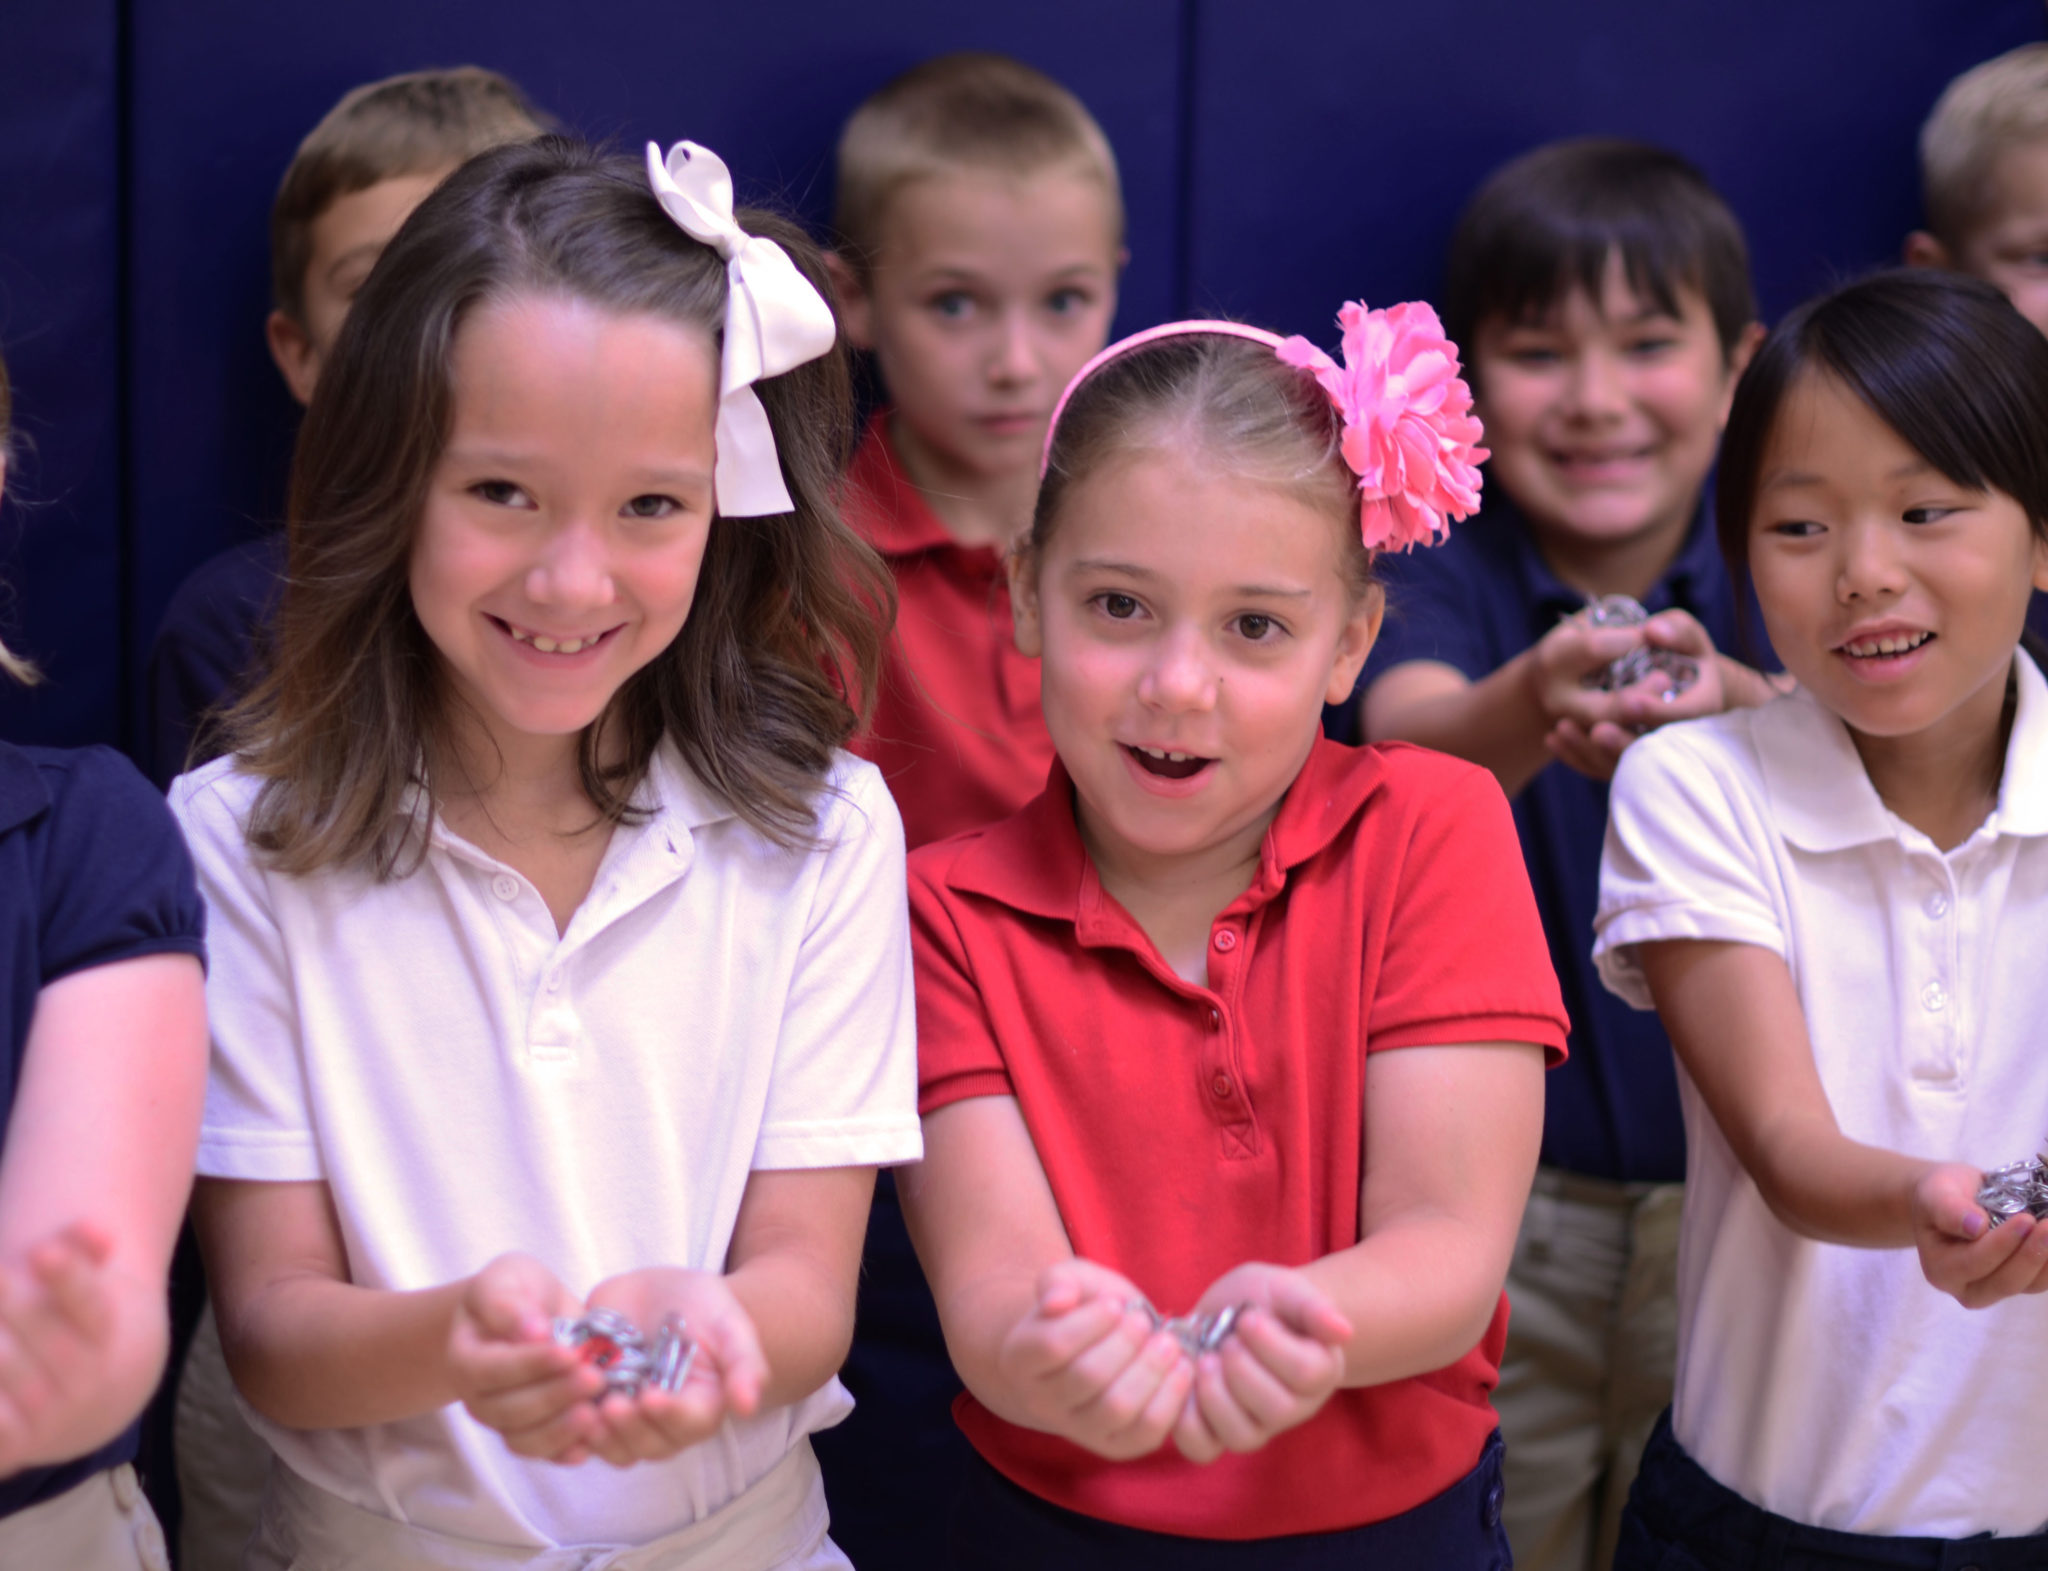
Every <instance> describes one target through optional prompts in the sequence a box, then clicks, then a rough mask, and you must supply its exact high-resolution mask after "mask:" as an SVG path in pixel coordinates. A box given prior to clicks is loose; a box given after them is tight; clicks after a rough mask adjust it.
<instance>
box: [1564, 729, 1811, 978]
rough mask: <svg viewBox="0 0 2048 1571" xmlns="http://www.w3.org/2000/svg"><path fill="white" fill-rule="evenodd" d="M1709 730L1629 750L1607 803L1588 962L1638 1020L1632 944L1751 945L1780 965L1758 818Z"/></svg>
mask: <svg viewBox="0 0 2048 1571" xmlns="http://www.w3.org/2000/svg"><path fill="white" fill-rule="evenodd" d="M1721 719H1722V717H1716V721H1717V722H1718V721H1720V720H1721ZM1713 724H1715V722H1694V723H1692V724H1689V725H1676V726H1672V727H1669V728H1667V729H1665V730H1661V731H1653V732H1652V733H1651V734H1650V735H1648V736H1646V737H1643V738H1641V739H1640V740H1638V741H1636V742H1634V743H1633V744H1631V745H1630V747H1629V749H1628V751H1626V752H1625V753H1623V754H1622V755H1621V767H1620V768H1619V769H1617V770H1616V771H1615V774H1614V785H1613V789H1612V790H1611V792H1610V793H1609V796H1608V818H1607V843H1606V846H1605V849H1604V850H1603V851H1602V853H1601V858H1600V905H1599V909H1598V911H1597V912H1596V914H1595V915H1594V918H1593V933H1594V942H1593V961H1594V964H1595V965H1597V966H1598V967H1599V970H1600V980H1601V981H1602V982H1604V983H1606V984H1607V989H1608V991H1609V992H1611V993H1614V994H1616V995H1617V996H1618V997H1620V998H1622V999H1625V1000H1626V1001H1627V1002H1628V1003H1630V1004H1633V1005H1634V1006H1635V1007H1636V1008H1638V1009H1651V1008H1654V1007H1655V1005H1654V1004H1653V1003H1652V1002H1651V999H1650V990H1649V986H1648V984H1647V983H1646V982H1645V981H1644V979H1643V972H1642V967H1641V965H1640V964H1638V962H1637V959H1636V955H1635V945H1637V944H1650V943H1659V942H1663V941H1665V940H1668V939H1699V940H1707V941H1716V942H1723V943H1737V944H1755V945H1756V946H1758V947H1759V948H1762V949H1768V950H1770V951H1771V952H1772V953H1773V954H1775V955H1778V956H1779V957H1780V958H1788V956H1787V951H1786V942H1785V922H1784V917H1783V913H1782V911H1781V909H1780V907H1779V903H1778V902H1777V900H1776V899H1774V897H1773V895H1772V890H1771V883H1772V881H1771V880H1770V878H1769V877H1768V876H1767V875H1766V874H1765V872H1764V867H1765V865H1766V858H1765V854H1764V849H1763V845H1762V836H1763V835H1764V834H1765V833H1767V831H1766V829H1765V823H1764V819H1763V815H1762V813H1761V810H1760V806H1759V804H1758V803H1757V801H1756V800H1755V799H1753V798H1751V797H1750V796H1749V794H1748V793H1746V792H1744V791H1742V789H1741V788H1740V786H1739V785H1737V784H1736V778H1735V773H1734V768H1733V764H1734V760H1733V758H1732V756H1730V755H1729V754H1728V753H1727V750H1726V749H1727V744H1726V742H1725V740H1724V739H1723V738H1724V732H1723V731H1722V730H1720V729H1713V730H1709V729H1707V727H1708V726H1709V725H1713ZM1717 764H1719V765H1720V766H1721V767H1716V766H1717Z"/></svg>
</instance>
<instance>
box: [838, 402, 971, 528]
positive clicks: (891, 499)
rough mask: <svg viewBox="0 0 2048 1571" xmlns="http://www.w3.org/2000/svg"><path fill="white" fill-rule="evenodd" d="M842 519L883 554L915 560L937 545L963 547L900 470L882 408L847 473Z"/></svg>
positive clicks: (871, 421)
mask: <svg viewBox="0 0 2048 1571" xmlns="http://www.w3.org/2000/svg"><path fill="white" fill-rule="evenodd" d="M846 521H847V522H848V523H850V524H852V525H853V527H854V528H855V529H857V530H859V531H860V533H861V536H862V538H863V539H865V540H866V541H867V543H868V544H869V545H871V546H873V547H874V548H875V549H876V550H877V551H879V552H881V553H882V555H884V556H915V555H916V554H917V553H918V552H920V551H931V550H935V549H937V548H938V547H940V546H952V547H953V548H954V549H955V550H960V549H964V548H963V547H961V546H960V544H959V542H958V541H956V540H955V539H954V538H953V537H952V536H951V535H949V534H948V533H946V526H945V525H944V524H942V523H940V522H939V515H938V514H937V513H934V512H933V511H932V509H931V504H930V503H929V502H927V501H926V500H925V499H924V493H923V492H922V491H920V490H918V488H917V486H916V485H915V484H914V483H913V482H912V480H911V478H910V476H909V475H907V474H905V473H904V472H903V465H902V463H901V462H900V461H899V460H898V459H897V457H896V447H895V444H894V443H892V442H891V441H890V440H889V411H888V410H886V409H879V410H877V411H876V412H875V414H874V416H873V417H872V418H871V419H870V420H869V421H868V428H867V430H866V432H865V433H864V434H863V435H862V436H861V439H860V446H859V447H858V448H857V449H855V451H854V455H853V463H852V464H851V465H850V466H849V467H848V469H847V471H846ZM984 549H985V548H984Z"/></svg>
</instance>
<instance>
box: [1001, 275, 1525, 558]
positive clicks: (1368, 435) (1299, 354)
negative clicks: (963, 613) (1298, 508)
mask: <svg viewBox="0 0 2048 1571" xmlns="http://www.w3.org/2000/svg"><path fill="white" fill-rule="evenodd" d="M1337 321H1338V324H1339V325H1340V326H1341V327H1342V328H1343V330H1344V342H1343V354H1344V363H1343V364H1342V365H1339V364H1338V363H1337V362H1336V361H1335V360H1332V359H1331V358H1330V357H1329V356H1328V355H1326V354H1324V353H1323V351H1322V350H1320V349H1318V348H1316V346H1315V345H1314V344H1312V343H1310V342H1309V341H1308V340H1307V339H1306V338H1303V337H1300V336H1299V335H1296V336H1295V337H1293V338H1287V339H1283V338H1281V337H1280V335H1279V334H1277V333H1269V332H1267V331H1266V330H1265V329H1264V328H1259V327H1248V326H1246V325H1245V324H1244V323H1242V322H1221V321H1215V322H1210V321H1201V322H1167V323H1165V324H1163V325H1161V326H1159V327H1148V328H1146V329H1145V331H1143V332H1142V333H1133V334H1132V335H1131V336H1130V337H1129V338H1124V339H1119V340H1118V341H1117V342H1116V343H1113V344H1111V345H1110V346H1109V347H1108V348H1107V349H1105V350H1103V351H1102V352H1101V353H1100V354H1098V355H1097V356H1095V358H1094V359H1092V360H1090V361H1089V362H1088V363H1087V364H1086V365H1084V366H1082V367H1081V369H1080V370H1079V371H1078V372H1076V373H1075V374H1074V379H1073V380H1072V381H1071V382H1069V383H1068V384H1067V388H1066V391H1065V392H1063V393H1061V394H1060V401H1059V402H1058V403H1057V404H1055V405H1054V406H1053V411H1052V419H1051V420H1050V421H1049V422H1048V423H1047V425H1046V428H1045V450H1044V452H1043V454H1042V455H1041V456H1040V459H1039V465H1038V473H1039V476H1040V478H1041V479H1042V478H1044V475H1045V471H1046V467H1047V465H1048V464H1049V463H1050V462H1051V460H1052V438H1053V433H1054V432H1055V431H1056V430H1058V429H1059V423H1060V415H1061V414H1062V413H1063V412H1064V411H1065V409H1066V407H1067V404H1068V402H1069V401H1070V400H1071V399H1072V398H1073V396H1074V392H1075V390H1076V389H1077V388H1079V387H1080V385H1081V384H1082V383H1083V382H1085V381H1087V380H1088V378H1089V377H1091V376H1093V375H1094V374H1095V372H1096V371H1097V370H1099V369H1100V368H1101V367H1102V366H1104V365H1106V364H1107V363H1108V362H1110V361H1111V360H1114V359H1116V358H1118V357H1119V356H1121V355H1125V354H1128V353H1130V351H1132V350H1133V349H1137V348H1140V347H1141V346H1143V345H1145V344H1150V343H1155V342H1157V341H1158V340H1159V339H1162V338H1176V337H1179V336H1181V335H1183V334H1188V333H1220V334H1222V335H1224V336H1226V337H1230V338H1245V339H1249V340H1251V341H1252V342H1253V343H1256V344H1264V345H1266V346H1267V347H1268V348H1269V349H1271V350H1272V351H1273V352H1274V353H1275V354H1276V355H1278V356H1279V357H1280V359H1281V360H1283V361H1285V362H1286V363H1287V364H1288V365H1291V366H1296V367H1299V368H1300V369H1302V370H1304V371H1308V372H1310V373H1311V374H1312V375H1313V376H1314V377H1315V379H1316V381H1317V382H1318V383H1320V384H1321V386H1322V388H1323V391H1324V392H1326V393H1327V394H1329V397H1330V402H1331V403H1332V404H1333V405H1334V406H1335V407H1336V410H1337V413H1338V414H1339V415H1340V416H1341V417H1342V418H1343V421H1344V436H1343V448H1342V450H1343V454H1344V462H1345V463H1346V464H1347V465H1348V466H1349V467H1350V469H1351V472H1352V473H1353V474H1355V475H1357V476H1358V489H1359V492H1360V499H1359V530H1360V533H1361V535H1362V536H1363V538H1364V540H1365V544H1366V546H1367V548H1368V549H1370V550H1374V551H1406V550H1407V549H1408V548H1409V547H1411V546H1416V545H1433V544H1435V543H1436V542H1438V541H1440V540H1444V539H1448V538H1449V536H1450V532H1451V522H1452V520H1454V519H1464V518H1469V517H1471V516H1472V514H1473V513H1475V512H1476V511H1478V508H1479V485H1480V480H1479V469H1478V465H1479V464H1481V463H1483V462H1484V461H1485V460H1486V459H1487V457H1488V456H1489V455H1488V453H1487V451H1486V449H1485V448H1483V447H1478V446H1475V445H1474V444H1475V443H1477V442H1478V440H1479V438H1480V436H1481V435H1482V434H1483V433H1482V431H1481V428H1480V424H1479V420H1478V417H1477V416H1475V415H1474V414H1473V413H1472V390H1471V388H1469V387H1467V386H1466V385H1465V383H1464V381H1463V380H1462V379H1461V378H1460V377H1459V376H1458V346H1457V345H1456V344H1454V343H1452V342H1451V341H1450V339H1448V338H1446V337H1445V336H1444V329H1443V323H1442V322H1440V321H1439V320H1438V319H1437V314H1436V312H1435V311H1433V310H1431V309H1430V308H1429V307H1428V306H1427V305H1425V304H1423V303H1422V302H1420V301H1409V302H1407V303H1405V304H1402V305H1397V306H1391V307H1389V308H1388V309H1386V310H1384V311H1368V310H1367V309H1366V308H1365V305H1364V303H1363V302H1362V301H1356V300H1353V301H1347V302H1346V303H1345V305H1344V308H1343V309H1342V310H1341V311H1339V312H1338V313H1337Z"/></svg>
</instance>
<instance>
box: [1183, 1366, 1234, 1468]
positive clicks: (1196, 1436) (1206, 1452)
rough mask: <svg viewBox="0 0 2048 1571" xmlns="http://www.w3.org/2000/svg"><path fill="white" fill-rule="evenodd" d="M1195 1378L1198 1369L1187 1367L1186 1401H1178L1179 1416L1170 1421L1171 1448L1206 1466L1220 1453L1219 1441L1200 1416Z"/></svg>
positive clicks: (1197, 1378) (1221, 1445)
mask: <svg viewBox="0 0 2048 1571" xmlns="http://www.w3.org/2000/svg"><path fill="white" fill-rule="evenodd" d="M1199 1378H1200V1370H1199V1368H1191V1369H1189V1371H1188V1394H1187V1400H1186V1401H1184V1402H1183V1403H1181V1409H1180V1416H1179V1417H1178V1418H1176V1419H1175V1420H1174V1421H1173V1448H1174V1450H1176V1451H1178V1452H1179V1453H1180V1454H1181V1455H1182V1456H1184V1457H1186V1458H1187V1459H1188V1460H1189V1461H1190V1462H1194V1463H1197V1464H1201V1465H1207V1464H1208V1463H1210V1462H1213V1461H1215V1460H1216V1459H1217V1458H1218V1457H1220V1456H1221V1455H1223V1442H1222V1441H1220V1440H1218V1439H1217V1438H1216V1436H1215V1433H1214V1432H1213V1431H1212V1430H1211V1429H1210V1428H1209V1421H1208V1420H1207V1419H1205V1418H1203V1417H1202V1404H1201V1400H1200V1398H1199V1397H1198V1396H1197V1394H1196V1385H1197V1381H1198V1380H1199Z"/></svg>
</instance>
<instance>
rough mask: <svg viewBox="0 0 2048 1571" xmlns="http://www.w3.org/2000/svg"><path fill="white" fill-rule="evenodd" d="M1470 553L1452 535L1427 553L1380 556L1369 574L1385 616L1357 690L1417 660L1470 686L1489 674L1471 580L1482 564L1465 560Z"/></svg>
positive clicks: (1490, 657) (1490, 664)
mask: <svg viewBox="0 0 2048 1571" xmlns="http://www.w3.org/2000/svg"><path fill="white" fill-rule="evenodd" d="M1469 555H1470V553H1469V552H1467V551H1466V550H1465V549H1464V548H1463V546H1462V543H1461V542H1459V540H1458V538H1457V537H1456V536H1455V535H1454V536H1453V537H1452V540H1451V541H1450V542H1449V543H1446V544H1444V545H1441V546H1435V547H1432V548H1431V549H1429V550H1426V551H1409V552H1406V553H1402V554H1395V553H1391V552H1388V553H1383V554H1382V555H1381V556H1380V558H1379V561H1378V562H1377V564H1376V565H1375V566H1374V569H1373V570H1374V572H1375V573H1376V574H1377V575H1378V577H1379V580H1380V583H1381V584H1382V585H1383V586H1384V588H1385V590H1386V595H1387V614H1386V618H1385V620H1384V621H1383V622H1382V623H1381V625H1380V636H1379V640H1378V642H1376V643H1375V644H1374V645H1373V650H1372V658H1371V659H1370V660H1368V661H1367V662H1366V667H1365V672H1364V674H1363V675H1362V676H1361V677H1360V679H1359V685H1358V690H1359V691H1360V692H1364V691H1365V689H1367V688H1369V687H1371V686H1372V684H1373V683H1374V682H1376V681H1378V680H1379V679H1380V678H1381V677H1382V676H1385V675H1386V674H1387V672H1389V671H1391V670H1393V668H1394V667H1395V666H1398V665H1408V664H1411V663H1413V662H1415V661H1421V660H1429V661H1436V662H1439V663H1441V664H1443V665H1447V666H1451V667H1454V668H1455V669H1456V670H1458V671H1459V672H1460V673H1462V674H1463V675H1464V677H1465V679H1466V680H1467V681H1471V682H1476V681H1478V680H1479V679H1480V678H1481V677H1484V676H1486V675H1488V674H1489V673H1491V672H1492V670H1493V668H1494V666H1495V665H1496V664H1498V662H1497V661H1496V660H1495V659H1494V658H1493V653H1492V650H1491V649H1490V647H1489V643H1488V639H1487V637H1486V630H1485V628H1484V627H1483V626H1482V623H1483V620H1484V618H1483V616H1482V613H1481V610H1480V598H1479V595H1478V593H1477V588H1478V585H1477V577H1476V574H1477V570H1478V569H1479V567H1480V565H1481V564H1479V563H1477V562H1473V561H1467V560H1466V558H1467V557H1468V556H1469Z"/></svg>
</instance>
